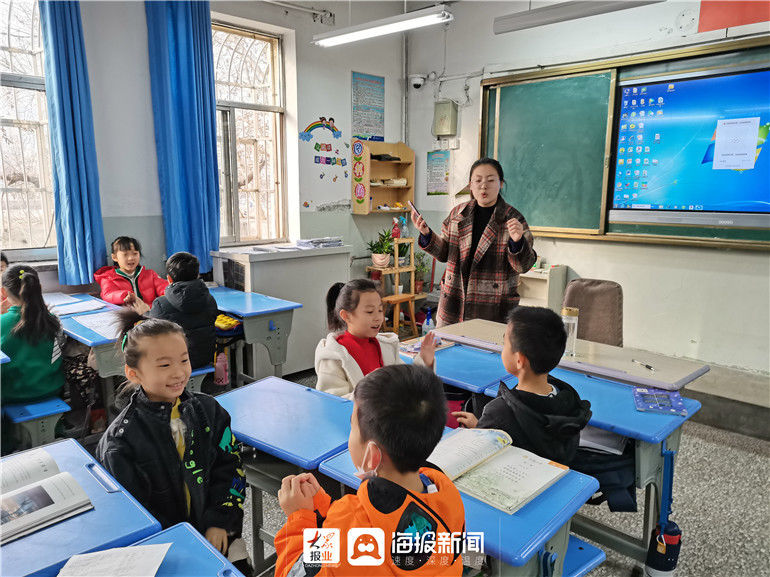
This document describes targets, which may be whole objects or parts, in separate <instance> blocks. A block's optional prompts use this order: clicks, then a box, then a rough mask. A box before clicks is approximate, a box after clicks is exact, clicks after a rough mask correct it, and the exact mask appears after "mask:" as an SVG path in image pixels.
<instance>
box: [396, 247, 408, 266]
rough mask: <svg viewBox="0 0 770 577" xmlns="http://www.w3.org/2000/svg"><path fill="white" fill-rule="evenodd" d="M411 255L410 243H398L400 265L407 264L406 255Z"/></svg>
mask: <svg viewBox="0 0 770 577" xmlns="http://www.w3.org/2000/svg"><path fill="white" fill-rule="evenodd" d="M407 255H409V245H408V244H400V245H398V266H406V265H407V262H406V257H407Z"/></svg>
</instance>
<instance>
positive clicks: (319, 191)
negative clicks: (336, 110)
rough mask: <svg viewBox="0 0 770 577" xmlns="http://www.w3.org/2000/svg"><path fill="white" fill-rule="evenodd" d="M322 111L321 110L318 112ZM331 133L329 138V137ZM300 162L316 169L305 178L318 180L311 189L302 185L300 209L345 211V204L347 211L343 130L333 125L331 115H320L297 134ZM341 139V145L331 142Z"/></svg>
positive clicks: (346, 164)
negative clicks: (300, 143)
mask: <svg viewBox="0 0 770 577" xmlns="http://www.w3.org/2000/svg"><path fill="white" fill-rule="evenodd" d="M319 112H321V111H319ZM329 133H331V136H329ZM299 137H300V141H301V142H304V143H305V144H302V145H300V148H301V149H302V150H301V159H302V162H303V163H305V162H307V163H308V169H311V168H310V164H312V165H314V166H316V167H317V168H316V169H311V172H309V173H307V177H308V178H313V177H317V178H318V180H315V181H314V184H313V185H312V186H303V187H302V189H301V191H300V210H302V211H321V210H327V209H329V207H331V210H344V203H347V207H348V210H350V199H349V196H348V195H349V193H347V192H346V190H345V186H344V184H343V183H344V181H342V176H343V174H345V175H346V177H347V174H346V173H347V169H348V166H349V165H348V163H349V162H350V160H349V159H348V158H347V156H348V151H347V150H346V149H345V148H343V146H342V144H343V143H345V142H344V139H343V134H342V131H341V130H340V129H339V128H337V127H336V126H335V124H334V118H333V116H330V115H328V114H327V115H326V116H319V117H318V120H316V121H313V122H311V123H310V124H308V125H307V127H306V128H305V130H303V131H302V132H300V134H299ZM336 139H340V141H341V142H334V141H335V140H336Z"/></svg>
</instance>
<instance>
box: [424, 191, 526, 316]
mask: <svg viewBox="0 0 770 577" xmlns="http://www.w3.org/2000/svg"><path fill="white" fill-rule="evenodd" d="M475 208H476V201H475V200H471V201H469V202H466V203H465V204H461V205H458V206H456V207H454V208H453V209H452V211H451V212H450V213H449V216H448V217H447V218H446V220H444V224H443V226H442V228H441V234H440V235H438V234H435V233H432V234H431V236H430V242H429V243H428V244H427V245H426V246H425V247H423V250H425V252H427V253H428V254H430V255H431V256H433V257H435V258H436V260H438V261H440V262H446V263H447V268H446V273H445V274H444V279H443V282H442V283H441V299H440V300H439V303H438V314H437V315H436V317H437V318H436V326H439V327H441V326H445V325H450V324H454V323H459V322H461V321H464V320H471V319H486V320H490V321H497V322H505V319H506V315H507V314H508V311H509V310H510V309H511V308H512V307H513V306H514V305H516V304H518V302H519V293H518V292H517V290H516V289H517V288H518V286H519V274H521V273H525V272H527V271H528V270H529V269H530V268H532V265H533V264H534V263H535V259H536V258H537V254H536V253H535V250H534V249H533V248H532V245H533V243H534V238H533V236H532V233H531V232H530V230H529V226H527V221H526V220H524V217H523V216H522V214H521V213H520V212H519V211H518V210H516V209H515V208H513V207H512V206H510V205H509V204H508V203H506V202H505V201H504V200H503V198H502V197H500V198H499V199H498V201H497V204H496V205H495V211H494V212H493V213H492V217H491V218H490V219H489V224H488V225H487V228H486V229H485V230H484V233H483V235H482V236H481V239H480V240H479V244H478V247H476V254H475V255H471V254H470V250H471V237H472V233H473V211H474V209H475ZM511 218H517V219H518V220H519V221H520V222H521V223H522V224H523V225H524V236H522V237H521V240H522V243H523V244H522V246H521V248H520V249H519V251H518V252H517V253H511V251H510V248H509V246H508V241H509V240H510V238H511V237H510V235H509V234H508V228H507V227H506V226H505V223H506V222H507V221H508V220H510V219H511ZM469 258H472V259H473V261H472V263H471V265H470V269H469V270H470V272H469V274H468V278H467V279H465V278H464V272H463V271H464V270H465V269H464V267H463V264H464V263H465V261H466V260H467V259H469ZM465 287H467V289H466V288H465Z"/></svg>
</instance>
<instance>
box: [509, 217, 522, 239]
mask: <svg viewBox="0 0 770 577" xmlns="http://www.w3.org/2000/svg"><path fill="white" fill-rule="evenodd" d="M505 226H506V228H507V229H508V234H510V235H511V240H512V241H513V242H519V241H520V240H521V237H522V236H523V235H524V225H523V224H521V221H520V220H519V219H518V218H512V219H510V220H507V221H506V222H505Z"/></svg>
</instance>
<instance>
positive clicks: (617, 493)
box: [570, 443, 636, 512]
mask: <svg viewBox="0 0 770 577" xmlns="http://www.w3.org/2000/svg"><path fill="white" fill-rule="evenodd" d="M570 467H571V468H573V469H575V470H576V471H580V472H581V473H585V474H586V475H590V476H591V477H594V478H595V479H596V480H597V481H599V493H600V494H599V495H598V496H594V497H592V498H591V499H589V500H588V503H589V504H591V505H599V504H601V503H603V502H604V501H607V506H608V507H609V508H610V511H613V512H635V511H636V458H635V454H634V444H633V443H628V444H627V445H626V450H625V451H624V452H623V454H622V455H610V454H608V453H598V452H596V451H589V450H586V449H583V448H580V449H578V451H577V454H576V455H575V458H574V459H573V461H572V463H570Z"/></svg>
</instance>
